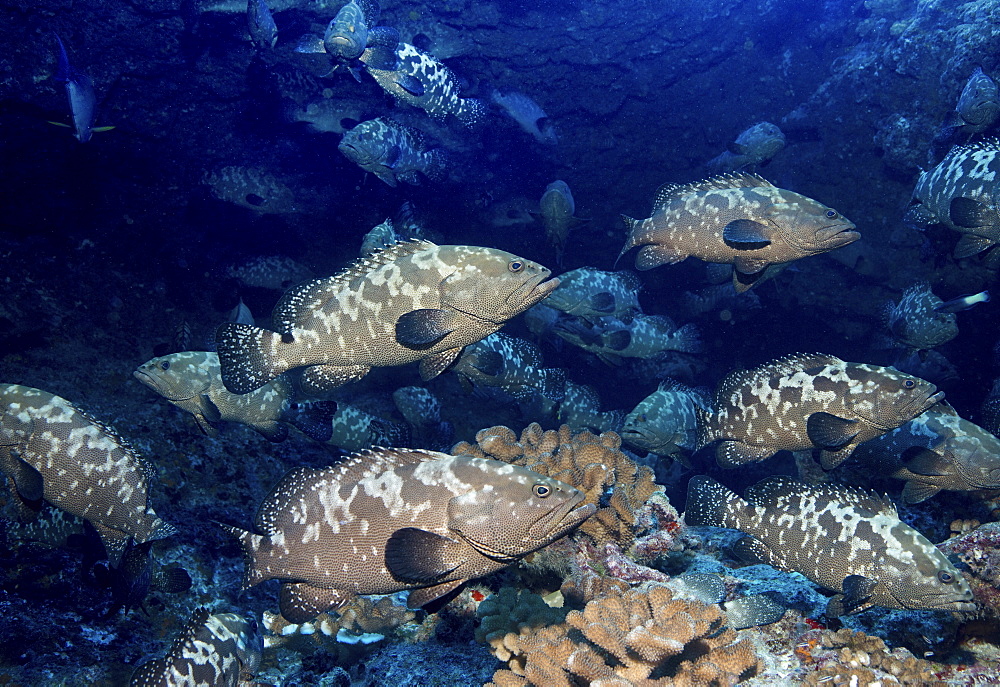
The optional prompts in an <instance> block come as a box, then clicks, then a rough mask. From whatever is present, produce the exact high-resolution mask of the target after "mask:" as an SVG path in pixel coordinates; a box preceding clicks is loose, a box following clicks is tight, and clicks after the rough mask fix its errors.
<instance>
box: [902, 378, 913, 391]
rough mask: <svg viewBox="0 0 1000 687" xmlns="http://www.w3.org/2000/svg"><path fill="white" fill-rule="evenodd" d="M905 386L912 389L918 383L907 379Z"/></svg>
mask: <svg viewBox="0 0 1000 687" xmlns="http://www.w3.org/2000/svg"><path fill="white" fill-rule="evenodd" d="M903 386H904V387H906V388H907V389H912V388H913V387H914V386H916V383H915V382H914V381H913V380H912V379H907V380H906V381H905V382H903Z"/></svg>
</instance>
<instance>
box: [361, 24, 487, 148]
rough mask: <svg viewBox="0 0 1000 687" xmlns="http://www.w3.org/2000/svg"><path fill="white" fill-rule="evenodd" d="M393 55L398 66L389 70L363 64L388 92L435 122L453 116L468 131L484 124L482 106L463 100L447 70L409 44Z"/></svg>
mask: <svg viewBox="0 0 1000 687" xmlns="http://www.w3.org/2000/svg"><path fill="white" fill-rule="evenodd" d="M395 56H396V64H397V66H396V67H394V68H391V69H387V68H377V67H376V66H375V65H374V64H373V63H371V62H368V63H367V64H366V66H367V68H368V69H367V71H368V73H369V74H371V75H372V78H374V79H375V81H376V82H378V85H379V86H381V87H382V88H383V89H385V91H386V92H387V93H389V94H390V95H392V96H394V97H395V98H397V99H398V100H400V101H402V102H404V103H406V104H407V105H412V106H413V107H419V108H420V109H422V110H424V111H426V112H427V114H429V115H431V116H432V117H436V118H438V119H444V118H445V117H447V116H448V115H452V116H454V117H455V118H456V119H458V121H459V122H461V123H462V124H463V125H465V126H466V127H468V128H475V127H477V126H479V125H480V124H482V123H483V121H484V120H485V118H486V115H487V113H488V109H487V107H486V105H485V103H483V101H482V100H478V99H476V98H463V97H462V96H461V95H460V93H461V88H460V87H459V85H458V79H457V78H456V77H455V75H454V74H453V73H452V71H451V70H450V69H448V67H446V66H445V65H444V64H442V63H441V62H438V61H437V60H435V59H434V58H433V57H431V56H430V55H428V54H427V53H425V52H422V51H420V50H418V49H417V48H415V47H414V46H412V45H410V44H409V43H400V44H399V47H397V48H396V50H395Z"/></svg>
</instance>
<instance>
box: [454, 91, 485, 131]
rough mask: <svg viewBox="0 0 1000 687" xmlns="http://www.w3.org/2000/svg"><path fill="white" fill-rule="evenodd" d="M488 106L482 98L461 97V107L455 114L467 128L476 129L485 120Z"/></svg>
mask: <svg viewBox="0 0 1000 687" xmlns="http://www.w3.org/2000/svg"><path fill="white" fill-rule="evenodd" d="M489 111H490V110H489V108H488V107H487V106H486V103H484V102H483V101H482V100H479V99H477V98H462V104H461V107H459V109H458V112H456V113H455V116H456V117H458V121H460V122H462V124H464V125H465V126H466V127H468V128H469V129H478V128H479V127H480V126H481V125H483V124H484V123H485V122H486V116H487V115H488V114H489Z"/></svg>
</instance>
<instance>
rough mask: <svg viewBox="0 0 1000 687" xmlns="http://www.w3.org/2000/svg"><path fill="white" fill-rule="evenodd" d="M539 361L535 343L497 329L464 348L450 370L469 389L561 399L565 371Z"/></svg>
mask: <svg viewBox="0 0 1000 687" xmlns="http://www.w3.org/2000/svg"><path fill="white" fill-rule="evenodd" d="M542 364H543V361H542V352H541V351H540V350H539V349H538V346H536V345H535V344H533V343H531V342H530V341H525V340H524V339H519V338H517V337H516V336H508V335H506V334H503V333H501V332H496V333H494V334H490V335H489V336H487V337H486V338H485V339H483V340H482V341H477V342H476V343H474V344H472V345H471V346H468V347H466V349H465V351H463V352H462V355H461V356H459V358H458V360H457V361H456V362H455V365H454V367H452V368H451V369H452V370H453V371H454V372H455V374H457V375H458V376H459V379H460V380H461V381H462V382H463V385H464V386H466V388H467V390H469V391H471V390H472V388H473V387H475V386H480V387H496V388H499V389H503V390H504V391H506V392H507V393H508V394H510V395H511V396H513V397H514V398H515V399H517V400H519V401H522V400H527V399H530V398H531V397H532V396H534V395H535V394H541V395H542V396H544V397H545V398H547V399H549V400H551V401H561V400H562V399H563V397H564V396H565V395H566V372H565V371H564V370H562V369H561V368H558V367H549V368H546V367H542Z"/></svg>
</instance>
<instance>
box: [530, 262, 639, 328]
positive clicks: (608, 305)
mask: <svg viewBox="0 0 1000 687" xmlns="http://www.w3.org/2000/svg"><path fill="white" fill-rule="evenodd" d="M640 288H642V284H641V283H640V282H639V278H638V277H637V276H636V275H635V274H633V273H632V272H628V271H626V270H620V271H618V272H605V271H604V270H597V269H594V268H593V267H580V268H578V269H575V270H570V271H569V272H564V273H563V274H560V275H559V287H558V288H556V290H555V291H553V292H552V293H550V294H549V295H548V297H547V298H546V299H545V300H544V301H542V304H543V305H546V306H548V307H550V308H555V309H556V310H560V311H562V312H564V313H566V314H567V315H573V316H575V317H582V318H583V319H585V320H588V321H591V320H593V319H594V318H597V317H617V318H618V319H620V320H622V321H625V322H627V321H629V320H630V319H631V317H632V315H634V314H635V313H637V312H640V308H639V289H640Z"/></svg>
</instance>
